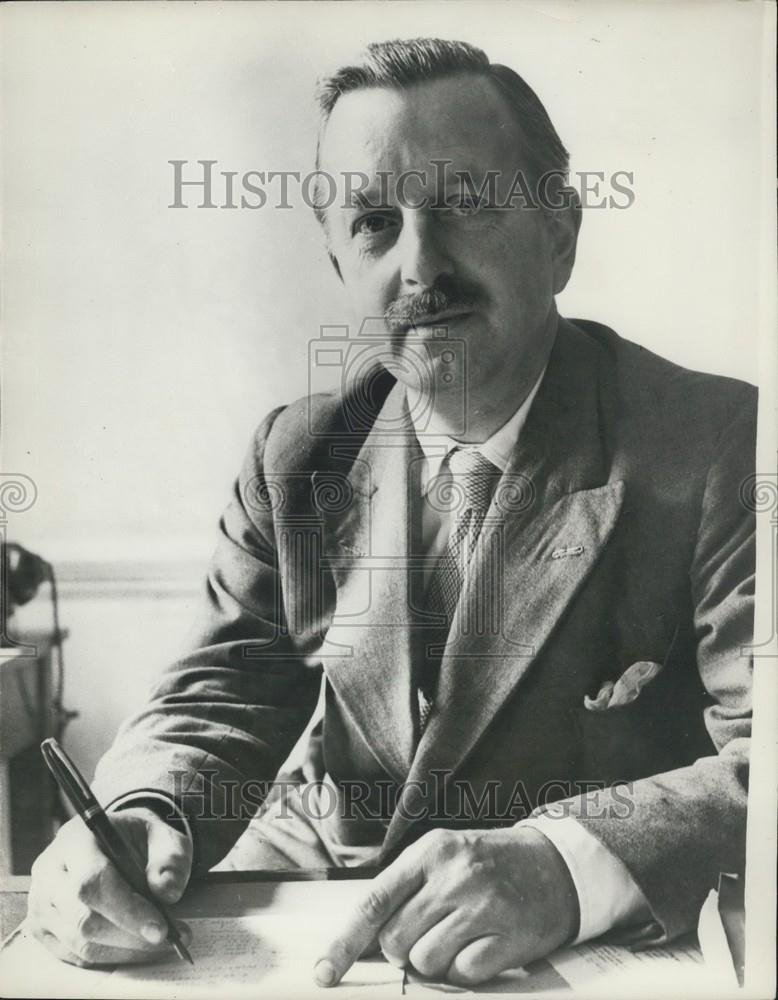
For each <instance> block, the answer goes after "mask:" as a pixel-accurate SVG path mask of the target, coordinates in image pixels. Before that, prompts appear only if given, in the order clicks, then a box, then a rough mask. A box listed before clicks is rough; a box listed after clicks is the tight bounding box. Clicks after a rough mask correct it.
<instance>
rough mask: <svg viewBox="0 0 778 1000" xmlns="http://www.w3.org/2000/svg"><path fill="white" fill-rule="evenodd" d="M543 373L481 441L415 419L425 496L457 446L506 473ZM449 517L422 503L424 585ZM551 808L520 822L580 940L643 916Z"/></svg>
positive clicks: (623, 881)
mask: <svg viewBox="0 0 778 1000" xmlns="http://www.w3.org/2000/svg"><path fill="white" fill-rule="evenodd" d="M544 374H545V368H544V369H543V371H542V372H541V373H540V375H539V376H538V379H537V381H536V382H535V384H534V386H533V387H532V389H531V390H530V392H529V393H528V395H527V397H526V399H525V400H524V402H523V403H522V404H521V406H519V408H518V409H517V410H516V412H515V413H514V414H513V416H512V417H510V419H509V420H507V421H506V422H505V423H504V424H503V425H502V427H500V428H498V429H497V430H496V431H495V432H494V434H492V435H491V437H489V438H488V439H487V440H486V441H484V442H483V443H481V444H478V445H472V444H461V443H460V442H458V441H455V440H454V439H453V438H450V437H447V436H446V435H444V434H436V433H435V430H434V425H433V426H432V427H430V426H425V427H419V426H418V424H416V423H415V424H414V426H415V429H416V437H417V439H418V442H419V446H420V447H421V450H422V452H423V454H424V459H425V462H424V465H423V467H422V470H421V493H422V496H424V497H426V496H427V495H428V494H429V492H430V490H431V489H432V487H433V486H434V485H436V480H437V479H438V478H439V477H450V475H451V474H450V472H449V469H448V462H447V461H446V459H447V456H448V454H449V453H450V452H451V451H452V450H453V449H455V448H464V449H474V450H477V451H479V452H480V453H481V454H482V455H483V456H484V458H488V459H489V461H490V462H492V463H493V464H494V465H495V466H497V468H498V469H499V470H500V471H501V472H505V469H506V468H507V466H508V462H509V460H510V458H511V455H512V454H513V451H514V449H515V448H516V444H517V442H518V439H519V434H520V433H521V430H522V428H523V427H524V424H525V422H526V420H527V416H528V414H529V411H530V408H531V406H532V403H533V401H534V399H535V396H536V395H537V392H538V389H539V388H540V383H541V382H542V381H543V376H544ZM413 412H414V410H411V413H412V414H413ZM412 419H413V417H412ZM451 517H452V515H451V513H450V512H447V511H441V510H440V509H438V507H436V506H433V505H432V504H430V503H425V504H424V507H423V511H422V547H423V551H424V553H425V555H426V556H427V559H426V565H425V571H424V583H425V587H426V586H428V585H429V582H430V578H431V575H432V572H433V571H434V568H435V565H436V563H437V561H438V559H439V558H440V556H441V554H442V552H443V549H444V548H445V545H446V541H447V539H448V534H449V530H450V528H451ZM553 813H554V810H552V811H551V814H550V815H541V816H537V817H534V818H532V819H525V820H521V822H519V823H517V824H516V825H517V827H524V828H526V827H533V828H534V829H536V830H538V831H539V832H541V833H543V834H544V835H545V836H546V837H547V838H548V839H549V840H550V841H551V843H552V844H553V845H554V847H556V849H557V850H558V851H559V853H560V854H561V855H562V857H563V859H564V861H565V864H566V865H567V867H568V869H569V871H570V876H571V878H572V880H573V884H574V885H575V889H576V892H577V894H578V903H579V909H580V924H579V930H578V937H577V939H576V942H580V941H585V940H588V939H590V938H593V937H598V936H599V935H600V934H604V933H605V931H608V930H610V929H611V928H613V927H616V926H618V925H621V924H627V923H630V922H632V921H635V922H637V920H638V919H640V918H642V917H643V916H644V915H645V914H646V913H647V911H648V904H647V903H646V899H645V896H644V895H643V893H642V892H641V891H640V889H639V888H638V887H637V885H636V884H635V881H634V880H633V878H632V876H631V875H630V874H629V872H628V871H627V869H626V868H625V866H624V865H623V863H622V862H621V861H620V860H619V859H618V858H616V857H615V856H614V855H613V854H611V852H610V851H609V850H607V848H605V847H603V845H602V844H601V843H600V842H599V840H597V838H596V837H594V836H593V835H592V834H591V833H589V831H588V830H586V829H585V828H584V827H583V826H581V824H580V823H578V822H577V821H576V820H575V819H573V818H572V817H571V816H559V815H556V816H554V815H553Z"/></svg>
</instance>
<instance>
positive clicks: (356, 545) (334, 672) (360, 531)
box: [313, 384, 422, 781]
mask: <svg viewBox="0 0 778 1000" xmlns="http://www.w3.org/2000/svg"><path fill="white" fill-rule="evenodd" d="M421 457H422V456H421V449H420V448H419V445H418V442H417V441H416V437H415V434H414V433H413V429H412V424H411V421H410V416H409V413H408V410H407V404H406V402H405V390H404V387H403V386H402V385H400V384H397V385H396V386H395V387H394V388H393V389H392V391H391V392H390V393H389V396H388V397H387V399H386V402H385V403H384V405H383V407H382V409H381V412H380V413H379V415H378V418H377V420H376V422H375V424H374V426H373V428H372V430H371V431H370V433H369V434H368V436H367V438H366V439H365V442H364V444H363V446H362V448H361V450H360V452H359V454H358V455H357V457H356V459H355V461H354V462H353V464H352V466H351V470H350V472H349V476H348V480H349V490H350V493H351V496H350V502H349V504H348V508H347V510H346V511H345V512H340V511H338V512H336V514H333V516H331V517H330V518H328V525H327V529H326V530H325V536H324V556H325V566H328V567H329V569H330V570H331V572H332V574H333V577H334V580H335V583H336V587H337V601H336V609H335V615H334V618H333V621H332V623H331V625H330V627H329V630H328V632H327V635H326V640H325V644H324V646H323V647H322V650H321V654H320V655H322V657H323V663H324V667H325V670H326V672H327V675H328V678H329V680H330V682H331V684H332V686H333V688H334V689H335V690H336V692H337V694H338V696H339V698H340V700H341V702H342V704H343V705H344V706H345V707H346V709H347V711H348V713H349V714H350V716H351V718H352V720H353V722H354V723H355V725H356V726H357V728H358V729H359V731H360V733H361V734H362V737H363V738H364V740H365V741H366V743H367V744H368V746H370V747H371V749H372V750H373V753H374V754H375V756H376V758H377V759H378V761H379V763H380V764H381V765H382V766H383V767H384V768H385V770H386V771H387V772H388V773H389V774H391V775H393V776H394V777H395V778H396V779H397V780H398V781H404V780H405V778H406V776H407V774H408V770H409V768H410V764H411V759H412V756H413V750H414V731H413V726H414V722H413V715H412V712H411V698H412V695H413V692H412V688H411V666H412V665H411V630H410V625H411V618H410V610H409V600H408V586H409V573H408V567H409V550H410V523H411V521H410V516H409V514H410V506H409V490H410V489H412V488H413V484H414V482H415V480H416V471H417V468H418V466H417V461H419V460H421ZM313 478H314V489H316V488H317V487H324V486H325V485H326V483H325V480H324V478H323V477H322V476H321V475H320V474H316V473H315V474H314V477H313Z"/></svg>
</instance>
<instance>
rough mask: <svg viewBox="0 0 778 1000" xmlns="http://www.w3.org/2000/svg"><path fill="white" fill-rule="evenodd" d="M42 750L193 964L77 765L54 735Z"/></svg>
mask: <svg viewBox="0 0 778 1000" xmlns="http://www.w3.org/2000/svg"><path fill="white" fill-rule="evenodd" d="M41 753H42V754H43V759H44V760H45V761H46V765H47V767H48V769H49V770H50V771H51V773H52V774H53V775H54V780H55V781H56V782H57V785H58V786H59V788H60V789H61V791H62V793H63V795H64V796H65V798H66V799H67V800H68V802H69V803H70V805H71V806H72V807H73V809H74V810H75V811H76V812H77V813H78V815H79V816H80V817H81V819H82V820H83V821H84V822H85V823H86V825H87V826H88V827H89V829H90V830H91V831H92V833H93V834H94V836H95V839H96V840H97V842H98V844H99V845H100V849H101V850H102V852H103V854H104V855H105V856H106V857H107V858H108V860H109V861H110V862H111V863H112V864H113V866H114V867H115V868H116V869H117V871H118V872H119V873H120V874H121V875H122V877H123V878H124V879H125V881H127V882H128V883H129V885H130V886H131V887H132V888H133V889H134V890H135V892H137V893H138V895H140V896H143V898H144V899H146V900H148V901H149V902H150V903H151V905H152V906H153V907H154V908H155V909H156V911H157V913H158V914H159V915H160V917H161V918H162V920H163V921H164V923H165V926H166V928H167V940H168V942H169V943H170V944H171V945H172V946H173V948H175V951H176V954H177V955H178V957H179V958H180V959H181V960H182V961H187V962H189V963H190V964H191V965H194V962H193V961H192V956H191V955H190V954H189V952H188V951H187V949H186V946H185V945H184V942H183V941H182V940H181V935H180V934H179V932H178V928H177V927H176V925H175V924H174V923H173V921H172V920H171V919H170V917H169V916H168V915H167V913H166V912H165V910H164V908H163V907H162V906H161V905H160V903H159V902H158V901H157V900H156V899H155V898H154V896H153V895H152V894H151V890H150V889H149V887H148V883H147V882H146V875H145V872H144V871H143V869H142V868H141V866H140V865H139V864H138V862H137V861H136V860H135V857H134V854H133V851H132V848H131V847H130V845H129V844H128V843H127V841H126V840H125V839H124V838H123V837H122V835H121V834H120V833H119V831H118V830H117V829H116V827H115V826H114V825H113V824H112V823H111V821H110V819H109V818H108V816H107V815H106V813H105V810H104V809H103V807H102V806H101V805H100V803H99V802H98V801H97V799H96V798H95V796H94V794H93V792H92V789H91V788H90V787H89V785H88V784H87V783H86V781H84V778H83V776H82V775H81V773H80V772H79V770H78V768H77V767H76V765H75V764H74V763H73V761H72V760H71V759H70V758H69V757H68V755H67V754H66V753H65V751H64V750H63V749H62V747H61V746H60V745H59V743H58V742H57V741H56V740H55V739H54V738H53V737H52V738H50V739H47V740H44V741H43V743H41Z"/></svg>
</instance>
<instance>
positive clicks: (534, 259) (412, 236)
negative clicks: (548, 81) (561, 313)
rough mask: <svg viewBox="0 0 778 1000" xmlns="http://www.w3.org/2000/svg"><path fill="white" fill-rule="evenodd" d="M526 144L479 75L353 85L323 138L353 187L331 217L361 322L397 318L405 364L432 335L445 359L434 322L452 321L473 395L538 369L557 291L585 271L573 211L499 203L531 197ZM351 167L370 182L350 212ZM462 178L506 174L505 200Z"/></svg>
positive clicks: (331, 167)
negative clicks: (526, 190) (575, 271)
mask: <svg viewBox="0 0 778 1000" xmlns="http://www.w3.org/2000/svg"><path fill="white" fill-rule="evenodd" d="M525 148H526V144H525V141H524V139H523V136H522V133H521V130H520V129H519V126H518V124H517V123H516V120H515V118H514V116H513V114H512V112H511V110H510V108H509V107H508V106H507V105H506V104H505V103H504V101H503V98H502V97H501V96H500V94H499V93H498V92H497V91H496V90H495V89H493V85H492V83H491V82H490V81H489V80H488V79H485V78H483V77H477V76H458V77H451V78H447V79H443V80H433V81H429V82H425V83H422V84H418V85H416V86H414V87H412V88H410V89H407V90H394V89H390V88H383V87H381V88H370V89H365V90H358V91H354V92H352V93H348V94H346V95H345V96H343V97H342V98H341V99H340V100H339V101H338V103H337V104H336V105H335V108H334V109H333V113H332V116H331V118H330V121H329V123H328V125H327V128H326V132H325V135H324V139H323V143H322V151H321V164H320V166H321V169H322V170H324V171H327V172H329V173H330V174H331V175H332V176H334V177H335V178H337V179H338V180H339V181H340V185H339V193H338V199H337V200H336V201H335V202H334V203H333V204H332V206H331V207H330V208H328V209H327V212H326V220H327V230H328V236H329V243H330V251H331V253H332V255H333V256H334V258H335V260H336V262H337V266H338V270H339V272H340V275H341V278H342V280H343V283H344V285H345V288H346V290H347V293H348V295H349V298H350V301H351V304H352V306H353V309H354V313H355V320H356V322H357V324H358V325H359V324H360V323H361V322H362V321H363V320H364V319H365V318H367V317H370V318H375V317H386V320H387V323H388V326H389V329H390V330H391V345H392V346H391V352H392V354H393V355H395V357H396V359H398V360H399V359H400V358H402V356H403V354H404V353H406V352H407V350H408V349H409V347H410V345H411V344H412V343H413V341H416V342H418V340H419V339H421V340H425V341H427V343H428V345H429V346H430V349H431V352H432V354H433V355H437V354H439V353H440V349H441V347H442V345H440V344H439V342H438V341H436V340H435V339H433V330H434V329H439V328H440V327H441V326H446V327H448V337H449V338H455V339H458V340H462V341H464V342H465V344H466V364H467V383H468V389H469V390H470V392H471V393H473V392H475V393H478V391H479V390H480V391H481V392H483V391H499V389H500V386H501V385H503V384H506V380H511V379H512V380H513V381H514V383H515V381H516V378H517V377H519V378H520V377H521V375H522V373H526V371H527V370H528V369H530V368H532V367H533V366H534V367H535V374H537V362H538V359H539V358H540V359H541V363H542V360H543V359H544V358H545V353H546V352H547V350H548V346H549V343H550V339H551V338H552V337H553V332H554V324H553V318H554V309H553V297H554V294H555V293H556V292H559V291H561V289H562V288H564V286H565V284H566V282H567V279H568V277H569V274H570V270H571V268H572V263H573V258H574V252H575V237H576V232H577V223H576V221H574V215H575V213H574V212H573V210H572V209H570V210H567V212H559V213H554V216H555V217H554V218H553V219H552V218H551V217H550V215H549V214H548V213H547V212H544V211H541V210H539V209H537V208H528V207H526V203H524V202H523V200H522V198H521V197H520V196H519V195H518V194H516V197H515V198H514V207H508V208H498V207H496V206H497V205H499V204H501V203H505V202H507V201H509V198H510V194H511V190H514V192H516V191H517V189H515V188H512V185H513V184H514V182H515V177H516V174H517V172H518V171H520V170H521V171H523V172H524V176H525V177H526V178H528V177H529V176H530V174H529V171H528V170H527V162H528V161H527V157H526V156H525V155H523V152H522V151H523V150H524V149H525ZM435 161H438V162H437V165H436V163H435ZM441 161H449V162H450V165H449V166H447V167H445V168H444V167H443V166H442V165H441ZM411 171H418V172H419V173H418V174H412V173H410V172H411ZM346 172H360V173H361V174H365V175H367V176H368V177H369V178H370V186H369V187H368V188H366V189H365V190H364V191H363V192H362V193H361V196H360V197H357V198H354V199H353V202H354V203H353V204H352V205H351V206H350V207H348V208H344V207H343V205H344V201H343V181H342V178H343V177H344V175H345V174H346ZM458 172H466V173H467V174H468V175H469V177H470V178H471V179H472V185H473V188H472V189H471V190H474V191H475V192H478V191H479V189H481V188H482V185H484V182H485V181H487V179H488V175H489V172H492V174H494V172H496V174H497V178H496V181H495V182H493V185H492V188H491V193H492V194H496V196H497V197H496V199H494V198H492V199H490V198H488V197H485V198H484V199H483V201H481V202H479V201H477V200H474V199H473V198H472V197H468V196H467V195H468V189H467V188H464V189H463V187H462V184H461V182H460V181H459V180H458V178H457V173H458ZM403 175H405V177H406V181H405V186H404V192H403V188H402V185H400V186H399V187H398V180H399V178H400V177H401V176H403ZM420 175H421V176H420ZM352 186H353V187H354V188H355V189H357V188H358V186H359V182H358V181H356V180H354V181H353V182H352ZM483 190H484V192H485V193H486V194H487V195H488V194H489V193H490V188H489V186H488V184H487V185H486V186H484V187H483ZM463 194H464V195H465V197H464V199H463ZM425 199H426V200H427V202H426V204H423V202H424V200H425ZM434 363H435V362H433V365H434ZM400 367H402V366H400ZM399 377H401V378H402V374H401V373H399ZM441 388H442V387H441ZM527 388H528V387H527Z"/></svg>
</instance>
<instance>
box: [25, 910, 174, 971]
mask: <svg viewBox="0 0 778 1000" xmlns="http://www.w3.org/2000/svg"><path fill="white" fill-rule="evenodd" d="M94 916H95V915H94V914H93V915H92V917H93V918H94ZM46 923H47V926H46V927H45V928H42V927H35V926H31V928H30V930H31V932H32V934H33V936H34V937H36V938H37V939H38V940H39V941H41V943H42V944H43V945H45V947H46V948H47V949H48V950H49V951H50V952H51V953H52V954H54V955H55V956H56V957H57V958H59V959H60V960H61V961H63V962H67V963H68V964H69V965H78V966H82V967H91V966H94V965H128V964H137V963H139V962H148V961H149V960H150V959H151V958H153V957H154V956H155V955H164V954H165V952H166V951H169V952H170V953H171V954H173V951H172V947H171V946H168V945H165V946H164V947H162V948H159V947H156V948H155V947H152V946H151V945H148V946H146V947H144V945H143V942H142V941H140V940H139V939H136V940H137V947H132V946H131V947H123V946H121V945H113V944H104V943H102V942H100V941H98V940H95V939H94V938H93V937H92V936H91V934H92V931H91V928H90V932H89V933H86V932H85V931H86V928H87V927H88V926H89V925H88V924H87V925H81V927H80V928H79V927H74V926H73V924H72V923H71V922H70V921H68V920H64V919H63V918H62V916H61V914H59V913H58V911H57V910H56V909H55V908H54V907H52V908H51V913H50V915H49V917H48V918H47V922H46ZM185 936H186V937H187V938H189V939H191V932H190V931H189V929H188V928H187V929H186V935H185ZM185 943H187V941H185Z"/></svg>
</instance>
